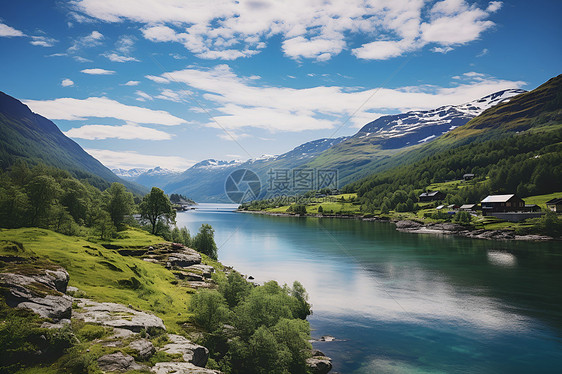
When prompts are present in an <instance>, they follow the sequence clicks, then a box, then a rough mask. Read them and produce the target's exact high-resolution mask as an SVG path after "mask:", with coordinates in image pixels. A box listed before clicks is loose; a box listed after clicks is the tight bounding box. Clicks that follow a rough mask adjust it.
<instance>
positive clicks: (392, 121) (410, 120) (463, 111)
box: [307, 89, 526, 184]
mask: <svg viewBox="0 0 562 374" xmlns="http://www.w3.org/2000/svg"><path fill="white" fill-rule="evenodd" d="M524 92H526V91H524V90H519V89H509V90H502V91H499V92H496V93H493V94H491V95H487V96H484V97H483V98H481V99H478V100H474V101H470V102H468V103H465V104H461V105H447V106H443V107H440V108H437V109H432V110H425V111H411V112H407V113H402V114H394V115H387V116H382V117H380V118H378V119H376V120H374V121H372V122H370V123H368V124H366V125H365V126H363V127H362V128H361V129H360V130H359V131H358V132H357V133H356V134H355V135H354V136H352V137H350V138H349V139H347V140H346V141H344V142H341V143H340V144H338V145H337V146H335V147H333V148H331V149H329V150H327V151H326V152H324V153H322V154H321V155H319V156H318V157H317V158H315V159H314V160H312V161H311V162H310V163H309V164H307V166H308V167H312V168H323V169H337V170H338V171H339V178H340V183H341V184H346V183H348V182H351V181H354V180H357V179H360V178H361V177H364V176H367V175H369V174H371V173H372V172H374V171H376V170H381V168H384V166H385V165H387V164H388V163H389V162H390V160H391V159H392V158H393V157H394V156H395V155H397V154H400V153H403V152H404V151H407V150H410V149H414V148H416V147H419V146H420V145H423V144H424V143H427V142H429V141H431V140H434V139H436V138H438V137H440V136H442V135H443V134H446V133H448V132H449V131H452V130H454V129H456V128H458V127H460V126H463V125H465V124H466V123H468V121H470V120H471V119H472V118H475V117H476V116H478V115H479V114H481V113H482V112H484V111H485V110H486V109H489V108H491V107H493V106H495V105H497V104H500V103H503V102H507V101H509V100H510V99H511V98H513V97H514V96H517V95H519V94H522V93H524Z"/></svg>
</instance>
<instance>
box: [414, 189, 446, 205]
mask: <svg viewBox="0 0 562 374" xmlns="http://www.w3.org/2000/svg"><path fill="white" fill-rule="evenodd" d="M418 198H419V201H420V203H424V202H428V201H439V200H443V199H444V198H445V194H444V193H443V192H441V191H427V192H423V193H421V194H420V196H419V197H418Z"/></svg>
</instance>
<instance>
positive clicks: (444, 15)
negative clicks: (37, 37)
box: [72, 0, 502, 61]
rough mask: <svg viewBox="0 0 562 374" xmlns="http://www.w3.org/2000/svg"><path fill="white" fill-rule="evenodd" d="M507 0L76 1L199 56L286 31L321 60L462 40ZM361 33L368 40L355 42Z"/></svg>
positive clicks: (259, 45) (245, 50)
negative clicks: (484, 2) (484, 0)
mask: <svg viewBox="0 0 562 374" xmlns="http://www.w3.org/2000/svg"><path fill="white" fill-rule="evenodd" d="M501 4H502V3H501V2H499V1H492V2H490V3H489V4H488V6H487V7H486V8H484V9H480V8H478V6H477V5H469V4H468V3H467V2H466V1H465V0H444V1H438V2H435V1H425V0H394V1H392V0H369V1H365V0H346V1H321V0H284V1H262V0H240V1H238V0H216V1H212V2H210V1H205V0H194V1H177V0H158V1H156V0H120V1H119V2H115V1H114V0H74V1H72V7H73V9H74V10H75V11H76V12H79V13H80V14H83V15H86V16H87V17H88V18H87V19H86V20H87V21H89V20H90V19H92V18H94V19H98V20H102V21H104V22H123V21H125V20H128V21H132V22H136V23H139V24H141V25H142V26H141V30H142V33H143V36H144V38H146V39H148V40H151V41H154V42H174V43H181V44H183V45H184V47H185V48H186V49H188V50H189V51H191V52H192V53H193V54H195V55H196V56H198V57H200V58H205V59H223V60H233V59H237V58H244V57H250V56H252V55H255V54H257V53H260V51H261V50H262V49H263V48H265V46H266V42H267V41H268V40H269V39H270V38H272V37H280V38H281V40H282V49H283V52H284V53H285V55H286V56H288V57H290V58H293V59H299V58H308V59H315V60H318V61H326V60H329V59H330V58H332V57H333V56H335V55H337V54H339V53H341V52H342V51H344V50H346V49H351V50H352V51H353V54H354V55H356V56H357V57H358V58H363V59H370V58H373V59H387V58H391V57H396V56H399V55H402V54H404V53H408V52H412V51H414V50H418V49H421V48H423V47H424V46H425V45H427V44H428V43H436V44H438V45H440V46H449V45H460V44H464V43H467V42H469V41H472V40H475V39H477V38H479V37H480V35H481V34H482V32H484V31H485V30H487V29H489V28H490V27H492V26H493V25H494V23H493V22H492V21H490V20H488V18H489V16H490V15H491V14H492V13H494V12H497V11H498V10H499V9H500V8H501ZM355 37H358V38H355ZM357 39H359V40H361V41H360V43H362V44H363V45H361V46H357V45H354V43H356V42H357ZM373 43H374V44H373ZM353 47H355V48H353Z"/></svg>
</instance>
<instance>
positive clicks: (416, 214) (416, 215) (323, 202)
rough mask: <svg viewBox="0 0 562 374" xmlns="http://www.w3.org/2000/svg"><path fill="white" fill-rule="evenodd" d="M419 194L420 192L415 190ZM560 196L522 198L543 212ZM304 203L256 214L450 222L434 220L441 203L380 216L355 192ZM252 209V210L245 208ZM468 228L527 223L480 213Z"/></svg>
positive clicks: (437, 186)
mask: <svg viewBox="0 0 562 374" xmlns="http://www.w3.org/2000/svg"><path fill="white" fill-rule="evenodd" d="M477 183H481V182H476V181H474V182H473V181H468V182H464V181H460V180H457V181H448V182H443V183H434V184H432V185H431V186H430V187H431V189H432V190H439V191H442V192H444V193H447V192H450V191H453V190H458V189H462V188H466V187H467V186H468V185H473V184H477ZM419 193H421V190H420V191H419ZM560 196H562V192H556V193H551V194H546V195H535V196H528V197H525V198H524V200H525V203H526V204H536V205H538V206H539V207H540V208H541V209H542V210H543V211H547V207H546V202H547V201H549V200H551V199H553V198H555V197H560ZM303 201H306V203H305V204H303V203H300V204H297V203H293V204H290V205H278V206H269V207H264V208H263V209H260V210H259V211H261V212H265V213H271V214H296V213H295V211H296V210H297V209H296V207H297V206H301V209H302V206H304V208H305V209H306V214H307V215H313V216H317V215H322V216H325V217H340V216H345V217H349V216H352V217H357V218H363V217H366V218H369V217H380V218H383V219H388V220H391V221H400V220H413V221H417V222H421V223H425V224H430V223H440V222H447V221H450V220H451V218H452V215H447V214H446V211H447V210H446V209H445V213H444V215H442V216H441V217H438V215H437V213H438V210H436V209H435V208H436V205H437V204H441V203H435V202H430V203H417V205H418V209H417V210H415V211H412V212H397V211H394V210H391V211H389V212H388V213H382V211H381V210H375V211H374V213H368V214H366V213H365V212H363V211H362V209H361V205H360V204H359V203H358V202H357V194H355V193H347V194H339V195H331V196H326V197H317V198H309V199H307V200H303ZM444 204H445V203H444ZM248 210H250V211H251V210H254V211H255V209H248ZM471 225H472V226H473V227H474V228H476V229H485V230H500V229H502V230H518V229H524V228H528V227H529V226H530V225H531V224H530V223H527V222H518V223H514V222H507V221H503V220H501V219H499V218H496V217H490V216H487V217H484V216H482V215H481V213H480V212H474V215H473V217H472V221H471Z"/></svg>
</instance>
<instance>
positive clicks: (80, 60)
mask: <svg viewBox="0 0 562 374" xmlns="http://www.w3.org/2000/svg"><path fill="white" fill-rule="evenodd" d="M72 58H73V59H75V60H76V61H78V62H82V63H84V62H93V61H92V60H90V59H87V58H84V57H81V56H72Z"/></svg>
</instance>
